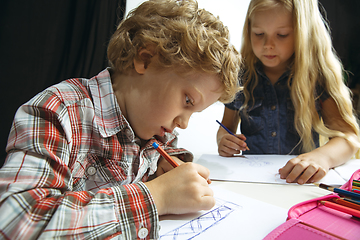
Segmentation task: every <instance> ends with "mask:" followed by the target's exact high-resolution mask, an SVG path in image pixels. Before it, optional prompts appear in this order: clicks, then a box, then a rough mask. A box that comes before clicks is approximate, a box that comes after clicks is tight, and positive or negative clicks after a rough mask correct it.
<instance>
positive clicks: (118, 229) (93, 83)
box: [0, 70, 192, 239]
mask: <svg viewBox="0 0 360 240" xmlns="http://www.w3.org/2000/svg"><path fill="white" fill-rule="evenodd" d="M157 140H158V142H159V143H160V144H162V145H163V147H164V149H165V150H166V151H167V152H168V153H169V154H170V155H174V154H177V155H180V154H181V155H182V157H183V159H184V160H185V161H189V160H191V159H192V155H191V154H190V153H189V152H187V151H186V150H184V149H177V148H176V136H175V135H173V134H166V136H165V137H164V138H161V139H160V138H158V139H157ZM153 141H155V139H151V140H150V141H149V142H148V143H147V144H146V145H145V146H143V147H141V146H139V139H138V138H136V136H135V135H134V132H133V131H132V129H131V127H130V126H129V124H128V122H127V121H126V119H125V118H124V117H123V115H122V114H121V111H120V108H119V106H118V103H117V100H116V97H115V95H114V93H113V89H112V85H111V79H110V73H109V71H108V70H104V71H102V72H101V73H100V74H99V75H97V76H96V77H94V78H92V79H90V80H88V79H69V80H66V81H64V82H61V83H59V84H57V85H54V86H52V87H50V88H48V89H46V90H45V91H43V92H41V93H39V94H38V95H36V96H35V97H34V98H33V99H31V100H30V101H29V102H27V103H26V104H24V105H23V106H21V107H20V108H19V110H18V111H17V113H16V115H15V119H14V122H13V125H12V129H11V133H10V136H9V140H8V145H7V152H8V155H7V158H6V162H5V164H4V166H3V167H2V168H1V169H0V238H1V239H36V238H40V239H50V238H59V239H60V238H67V239H112V238H114V239H117V238H119V239H136V238H141V239H155V238H158V236H159V235H158V232H159V231H158V230H159V219H158V215H157V210H156V207H155V205H154V201H153V199H152V196H151V194H150V192H149V190H148V189H147V187H146V186H145V184H143V182H144V181H146V180H147V179H148V176H149V175H151V174H153V173H154V172H155V171H156V166H157V160H158V159H159V153H158V152H157V151H156V150H154V148H153V147H152V146H151V144H152V142H153Z"/></svg>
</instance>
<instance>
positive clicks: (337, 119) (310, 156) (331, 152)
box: [279, 98, 358, 184]
mask: <svg viewBox="0 0 360 240" xmlns="http://www.w3.org/2000/svg"><path fill="white" fill-rule="evenodd" d="M321 113H322V117H323V121H324V124H325V125H326V126H327V127H328V128H330V129H332V130H337V131H340V132H343V133H345V134H347V135H350V136H352V137H354V138H355V139H357V136H356V134H355V132H354V130H353V129H352V128H351V127H350V126H349V125H348V124H347V123H346V122H345V121H344V120H343V118H342V117H341V115H340V112H339V110H338V108H337V105H336V103H335V101H334V100H333V99H332V98H328V99H327V100H325V101H324V102H323V109H322V112H321ZM357 150H358V148H357V147H355V146H354V145H353V144H351V143H350V142H349V141H348V140H346V139H345V138H342V137H333V138H331V139H330V140H329V141H328V142H327V143H326V144H325V145H323V146H321V147H319V148H317V149H314V150H313V151H311V152H309V153H305V154H301V155H299V156H298V157H296V158H293V159H291V160H290V161H289V162H288V163H287V164H286V165H285V166H284V167H283V168H281V169H280V170H279V172H280V176H281V178H283V179H285V178H286V181H287V182H298V183H299V184H304V183H306V182H317V181H319V180H320V179H321V178H323V177H324V176H325V175H326V173H327V172H328V171H329V169H330V168H334V167H336V166H339V165H341V164H343V163H345V162H346V161H347V160H349V159H350V158H351V157H352V156H353V155H354V154H355V153H356V151H357Z"/></svg>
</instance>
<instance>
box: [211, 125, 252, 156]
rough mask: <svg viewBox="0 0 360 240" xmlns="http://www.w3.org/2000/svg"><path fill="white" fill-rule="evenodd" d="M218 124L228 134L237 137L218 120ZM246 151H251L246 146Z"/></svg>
mask: <svg viewBox="0 0 360 240" xmlns="http://www.w3.org/2000/svg"><path fill="white" fill-rule="evenodd" d="M216 122H217V123H218V124H220V126H221V127H222V128H223V129H225V130H226V131H227V132H228V133H230V134H231V135H233V136H235V137H237V136H236V135H235V134H234V133H233V132H232V131H230V130H229V129H228V128H227V127H225V126H224V124H222V123H221V122H219V121H218V120H216ZM246 150H248V151H249V150H250V149H249V147H248V146H246Z"/></svg>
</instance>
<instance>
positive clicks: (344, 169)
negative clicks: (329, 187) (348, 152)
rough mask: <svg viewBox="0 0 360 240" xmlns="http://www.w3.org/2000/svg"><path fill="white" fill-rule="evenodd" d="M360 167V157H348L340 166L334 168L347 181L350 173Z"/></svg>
mask: <svg viewBox="0 0 360 240" xmlns="http://www.w3.org/2000/svg"><path fill="white" fill-rule="evenodd" d="M358 169H360V159H350V160H349V161H347V162H346V163H344V164H343V165H341V166H338V167H336V168H335V169H334V170H335V171H336V172H337V173H338V174H339V175H340V176H341V177H342V178H343V179H344V180H346V181H349V179H350V177H351V176H352V174H353V173H354V172H355V171H356V170H358Z"/></svg>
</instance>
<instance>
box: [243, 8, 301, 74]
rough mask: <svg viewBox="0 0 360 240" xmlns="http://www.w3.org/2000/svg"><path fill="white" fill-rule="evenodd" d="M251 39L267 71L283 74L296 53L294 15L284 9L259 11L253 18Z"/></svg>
mask: <svg viewBox="0 0 360 240" xmlns="http://www.w3.org/2000/svg"><path fill="white" fill-rule="evenodd" d="M250 20H251V26H250V31H251V32H250V39H251V46H252V49H253V51H254V54H255V55H256V57H257V58H259V60H260V61H261V62H262V63H263V65H264V70H265V71H272V72H278V73H282V72H284V71H285V70H286V68H287V65H288V64H289V60H290V57H291V56H292V55H293V53H294V29H293V24H292V15H291V13H290V12H288V11H287V10H285V9H284V8H282V7H276V8H272V9H269V10H265V11H258V12H256V13H254V14H253V16H252V17H251V19H250Z"/></svg>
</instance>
